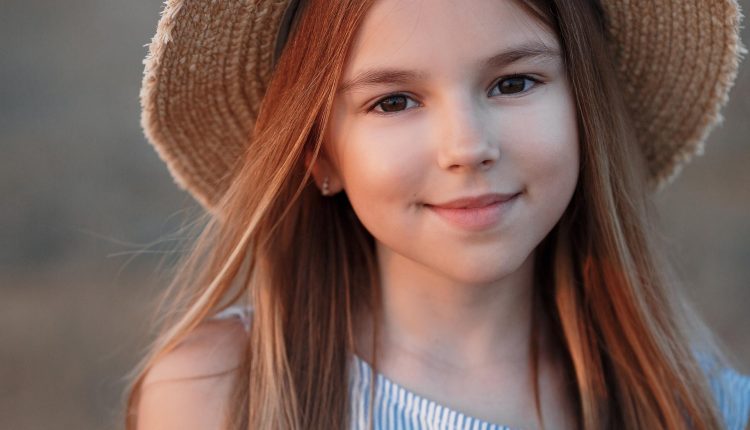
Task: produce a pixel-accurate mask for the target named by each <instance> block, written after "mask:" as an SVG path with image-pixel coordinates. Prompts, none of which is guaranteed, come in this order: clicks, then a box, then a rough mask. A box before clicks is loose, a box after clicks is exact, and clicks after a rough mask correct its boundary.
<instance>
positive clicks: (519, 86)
mask: <svg viewBox="0 0 750 430" xmlns="http://www.w3.org/2000/svg"><path fill="white" fill-rule="evenodd" d="M523 87H524V78H510V79H506V80H504V81H503V82H501V83H500V92H502V93H503V94H513V93H518V92H521V91H523Z"/></svg>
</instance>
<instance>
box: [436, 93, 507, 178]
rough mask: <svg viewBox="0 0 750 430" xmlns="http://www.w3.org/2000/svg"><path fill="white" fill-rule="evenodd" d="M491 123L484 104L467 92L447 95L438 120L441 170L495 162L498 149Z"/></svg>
mask: <svg viewBox="0 0 750 430" xmlns="http://www.w3.org/2000/svg"><path fill="white" fill-rule="evenodd" d="M488 120H489V118H487V113H486V112H485V111H484V109H483V108H482V106H481V103H480V102H478V101H477V100H475V98H474V97H473V96H472V95H471V94H469V93H468V92H459V91H454V92H452V93H451V94H449V95H447V96H446V97H445V98H444V100H443V104H442V107H441V109H440V116H439V118H438V121H439V122H440V124H439V125H438V129H439V134H438V135H439V139H440V142H439V143H440V150H439V153H438V164H440V167H442V168H444V169H450V170H457V169H460V170H463V169H476V168H483V167H487V166H489V165H491V164H492V163H494V161H495V160H496V159H497V158H498V157H499V149H498V148H497V147H496V145H493V142H492V139H491V137H490V135H491V133H490V130H489V126H490V124H489V123H488Z"/></svg>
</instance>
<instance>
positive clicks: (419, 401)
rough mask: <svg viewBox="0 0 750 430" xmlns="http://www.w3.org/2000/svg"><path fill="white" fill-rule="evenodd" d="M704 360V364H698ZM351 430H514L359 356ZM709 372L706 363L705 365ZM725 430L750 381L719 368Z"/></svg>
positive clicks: (740, 409) (731, 426) (741, 421)
mask: <svg viewBox="0 0 750 430" xmlns="http://www.w3.org/2000/svg"><path fill="white" fill-rule="evenodd" d="M250 312H251V310H250V309H249V308H242V307H230V308H228V309H226V310H224V311H222V312H221V313H219V314H217V315H216V316H215V317H214V318H228V317H238V318H240V320H241V321H242V323H243V324H244V326H245V329H248V328H249V326H250ZM699 361H701V360H699ZM350 364H351V372H350V377H349V393H350V398H351V402H350V416H351V425H350V430H370V429H369V421H370V417H371V415H372V418H373V420H374V421H373V424H374V427H373V428H372V430H511V428H510V427H507V426H503V425H500V424H492V423H488V422H486V421H482V420H479V419H477V418H473V417H470V416H467V415H464V414H462V413H461V412H458V411H454V410H451V409H449V408H447V407H445V406H442V405H439V404H437V403H435V402H434V401H431V400H428V399H426V398H424V397H421V396H419V395H417V394H415V393H413V392H411V391H409V390H407V389H406V388H404V387H402V386H400V385H398V384H397V383H395V382H393V381H391V380H390V379H388V378H386V377H385V376H383V374H381V373H376V372H373V369H372V367H370V365H369V364H368V363H367V362H365V361H364V360H362V359H361V358H360V357H359V356H357V355H353V356H352V359H351V361H350ZM702 364H703V365H704V367H706V369H707V366H708V365H707V363H705V362H702ZM373 383H374V384H375V396H374V399H373V401H372V410H370V409H369V408H368V405H369V404H370V388H371V386H372V384H373ZM710 384H711V390H712V391H713V394H714V397H715V398H716V402H717V404H718V405H719V410H720V411H721V414H722V416H723V418H724V423H725V429H726V430H746V429H747V428H748V417H749V416H750V377H749V376H746V375H742V374H739V373H737V372H736V371H734V370H733V369H719V370H718V372H716V373H715V374H713V376H712V377H711V378H710Z"/></svg>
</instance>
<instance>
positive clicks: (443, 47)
mask: <svg viewBox="0 0 750 430" xmlns="http://www.w3.org/2000/svg"><path fill="white" fill-rule="evenodd" d="M533 41H537V42H542V43H544V44H546V45H548V46H550V47H557V46H558V44H557V41H556V37H555V36H554V34H552V32H551V31H550V30H549V29H548V28H547V27H546V26H544V25H543V24H542V23H540V22H539V21H538V20H537V19H536V18H534V17H533V16H532V15H530V14H529V13H528V12H527V11H526V10H524V9H523V8H522V7H521V6H520V5H519V3H518V2H517V1H514V0H376V1H375V2H374V4H373V6H372V8H371V9H370V10H369V11H368V13H367V15H366V16H365V19H364V21H363V23H362V25H361V27H360V28H359V29H358V32H357V35H356V37H355V40H354V44H353V46H352V51H351V53H350V56H349V61H348V64H347V67H346V70H345V76H351V75H353V74H356V73H358V72H359V71H361V70H363V69H367V68H372V67H399V68H414V69H420V70H426V71H428V72H429V70H430V69H433V70H436V69H441V70H450V69H460V68H462V67H464V66H465V65H469V64H476V63H477V62H478V60H479V59H484V58H488V57H490V56H492V55H494V54H496V53H497V52H498V51H499V50H503V49H506V48H509V47H513V46H517V45H521V44H524V43H528V42H533Z"/></svg>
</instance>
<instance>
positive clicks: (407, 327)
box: [357, 247, 544, 372]
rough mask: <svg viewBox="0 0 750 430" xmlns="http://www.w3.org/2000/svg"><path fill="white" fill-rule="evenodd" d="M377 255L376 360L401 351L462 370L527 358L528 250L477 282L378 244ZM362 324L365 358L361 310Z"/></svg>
mask: <svg viewBox="0 0 750 430" xmlns="http://www.w3.org/2000/svg"><path fill="white" fill-rule="evenodd" d="M378 262H379V265H380V277H381V297H382V307H381V314H380V317H379V318H378V322H377V323H378V327H377V332H378V340H377V351H378V357H377V361H378V362H379V363H383V362H384V360H388V359H398V358H406V359H408V360H410V361H416V362H420V363H423V364H424V365H425V366H426V367H428V368H433V369H435V370H440V369H442V370H445V371H449V370H453V371H458V372H465V371H472V370H481V369H482V368H486V367H490V366H492V367H497V366H503V367H507V366H510V367H517V366H522V365H525V364H526V363H528V362H529V358H530V357H529V353H530V341H531V321H532V303H533V288H534V277H533V272H534V267H533V264H534V258H533V254H532V255H531V256H529V258H528V259H527V260H526V261H525V262H524V263H523V264H522V265H521V267H519V268H518V269H517V270H516V271H515V272H513V273H511V274H508V275H507V276H505V277H503V278H501V279H499V280H496V281H494V282H491V283H484V284H467V283H462V282H458V281H456V280H453V279H449V278H447V277H445V276H444V275H442V274H440V273H436V272H435V271H433V270H431V269H429V268H427V267H425V266H422V265H420V264H419V263H416V262H414V261H413V260H409V259H407V258H404V257H403V256H400V255H398V254H396V253H393V252H390V251H389V250H385V249H383V248H382V247H379V248H378ZM361 327H362V328H361V330H359V333H360V334H361V335H360V336H359V337H358V344H357V349H358V352H359V353H360V354H361V355H362V356H364V357H369V358H370V359H372V345H373V337H372V333H373V332H374V330H373V319H372V318H364V319H363V320H362V326H361ZM542 327H543V326H542ZM542 337H543V336H542ZM541 345H544V342H543V341H542V342H540V346H541ZM540 352H541V351H540Z"/></svg>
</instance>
